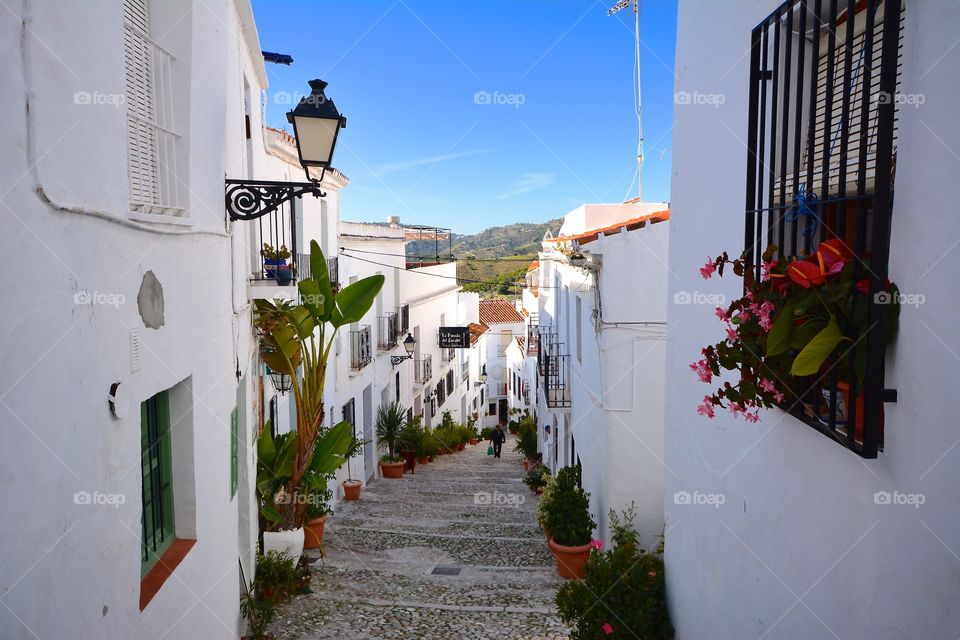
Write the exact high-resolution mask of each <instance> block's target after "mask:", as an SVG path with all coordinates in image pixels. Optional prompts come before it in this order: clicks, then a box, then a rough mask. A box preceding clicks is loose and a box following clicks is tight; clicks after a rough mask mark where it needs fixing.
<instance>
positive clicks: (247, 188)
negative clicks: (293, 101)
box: [226, 80, 347, 220]
mask: <svg viewBox="0 0 960 640" xmlns="http://www.w3.org/2000/svg"><path fill="white" fill-rule="evenodd" d="M326 87H327V83H326V82H324V81H323V80H311V81H310V89H311V91H310V95H309V96H305V97H304V98H303V99H301V100H300V104H298V105H297V108H296V109H294V110H293V111H290V112H289V113H287V120H288V121H289V122H290V123H291V124H292V125H293V135H294V138H295V139H296V141H297V155H298V156H299V158H300V164H301V165H302V166H303V170H304V172H306V174H307V179H308V180H309V182H276V181H271V180H230V179H228V180H226V207H227V214H228V215H229V216H230V220H256V219H257V218H259V217H261V216H264V215H266V214H268V213H270V212H271V211H276V210H277V209H279V208H280V206H281V205H283V203H285V202H287V201H288V200H292V199H293V198H300V197H302V196H303V195H304V194H307V193H309V194H312V195H314V196H316V197H318V198H323V197H324V196H326V195H327V194H326V193H324V192H323V191H321V190H320V182H319V181H318V180H315V179H313V178H311V177H310V167H320V168H321V169H322V170H323V171H326V169H327V168H328V167H329V166H330V163H331V162H332V161H333V151H334V149H335V148H336V146H337V135H338V134H339V132H340V129H342V128H343V127H346V126H347V119H346V118H344V117H343V116H342V115H340V112H339V111H337V107H336V106H335V105H334V104H333V100H330V99H329V98H327V96H326V95H325V94H324V90H325V89H326ZM320 179H321V180H322V179H323V174H322V173H321V176H320Z"/></svg>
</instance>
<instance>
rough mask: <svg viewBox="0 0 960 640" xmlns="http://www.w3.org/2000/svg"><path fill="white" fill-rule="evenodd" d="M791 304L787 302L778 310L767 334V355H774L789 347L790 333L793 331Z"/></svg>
mask: <svg viewBox="0 0 960 640" xmlns="http://www.w3.org/2000/svg"><path fill="white" fill-rule="evenodd" d="M793 320H794V317H793V305H792V304H788V305H785V306H784V307H783V309H781V310H780V313H778V314H777V317H776V318H775V319H774V321H773V326H772V327H770V333H769V334H767V355H768V356H775V355H779V354H781V353H783V352H784V351H786V350H787V349H789V348H790V333H791V332H792V331H793Z"/></svg>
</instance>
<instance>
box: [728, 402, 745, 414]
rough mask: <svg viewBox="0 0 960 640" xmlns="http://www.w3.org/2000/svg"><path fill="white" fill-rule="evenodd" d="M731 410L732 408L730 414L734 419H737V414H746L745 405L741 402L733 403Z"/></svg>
mask: <svg viewBox="0 0 960 640" xmlns="http://www.w3.org/2000/svg"><path fill="white" fill-rule="evenodd" d="M729 408H730V413H732V414H733V417H734V418H736V417H737V414H739V413H745V412H744V409H743V405H741V404H740V403H739V402H731V403H730V407H729Z"/></svg>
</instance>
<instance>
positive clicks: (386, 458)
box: [375, 402, 407, 478]
mask: <svg viewBox="0 0 960 640" xmlns="http://www.w3.org/2000/svg"><path fill="white" fill-rule="evenodd" d="M406 421H407V410H406V409H405V408H404V407H403V405H401V404H400V403H399V402H391V403H390V404H386V405H383V406H381V407H380V408H379V409H378V410H377V422H376V425H375V429H376V432H377V446H378V447H380V450H381V451H386V453H385V454H383V455H382V456H380V473H381V475H383V477H384V478H402V477H403V468H404V466H405V465H406V461H405V460H404V458H403V456H401V455H398V451H399V448H400V447H399V445H400V434H401V432H402V430H403V427H404V424H405V423H406Z"/></svg>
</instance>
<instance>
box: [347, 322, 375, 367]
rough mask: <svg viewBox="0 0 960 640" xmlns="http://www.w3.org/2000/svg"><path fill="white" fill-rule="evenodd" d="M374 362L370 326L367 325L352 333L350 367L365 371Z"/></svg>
mask: <svg viewBox="0 0 960 640" xmlns="http://www.w3.org/2000/svg"><path fill="white" fill-rule="evenodd" d="M371 360H373V348H372V344H371V339H370V325H368V324H365V325H363V326H361V327H360V328H359V329H356V330H354V331H351V332H350V367H351V368H352V369H355V370H359V369H363V368H364V367H365V366H367V365H368V364H370V361H371Z"/></svg>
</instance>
